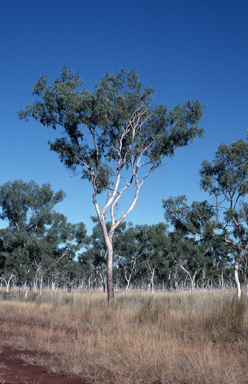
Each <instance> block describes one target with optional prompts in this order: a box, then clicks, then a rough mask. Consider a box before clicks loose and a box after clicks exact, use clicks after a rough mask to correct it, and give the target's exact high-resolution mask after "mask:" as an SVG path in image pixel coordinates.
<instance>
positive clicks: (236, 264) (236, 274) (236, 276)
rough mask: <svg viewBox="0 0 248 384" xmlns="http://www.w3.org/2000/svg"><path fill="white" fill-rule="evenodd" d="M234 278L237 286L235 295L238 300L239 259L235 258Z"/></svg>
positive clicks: (239, 289)
mask: <svg viewBox="0 0 248 384" xmlns="http://www.w3.org/2000/svg"><path fill="white" fill-rule="evenodd" d="M234 280H235V283H236V287H237V297H238V300H240V298H241V288H240V281H239V259H237V260H236V261H235V264H234Z"/></svg>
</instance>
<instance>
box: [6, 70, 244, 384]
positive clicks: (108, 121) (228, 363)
mask: <svg viewBox="0 0 248 384" xmlns="http://www.w3.org/2000/svg"><path fill="white" fill-rule="evenodd" d="M33 95H34V96H35V98H36V101H35V102H34V104H33V105H26V107H25V109H24V110H22V109H21V110H19V112H18V114H19V118H20V119H24V120H25V121H28V120H29V119H35V120H37V121H38V122H40V123H41V125H42V126H43V127H49V128H50V129H53V130H55V131H56V133H57V129H58V128H60V129H59V132H60V131H61V127H62V133H61V134H59V133H58V136H57V138H56V139H55V141H54V142H52V141H50V142H49V146H50V149H51V151H54V152H55V153H57V154H58V157H59V160H60V161H61V163H62V165H63V166H65V167H66V168H68V169H69V170H70V171H71V172H72V174H74V175H75V176H76V177H81V179H82V184H83V183H87V182H88V183H89V184H90V186H91V188H92V195H91V196H89V197H88V198H89V200H90V199H91V201H93V203H94V206H95V212H96V214H95V216H93V217H91V219H92V221H93V230H92V233H91V234H88V232H87V228H86V225H85V224H84V222H83V221H82V222H79V223H70V222H69V221H68V219H67V217H65V215H63V214H62V213H60V212H59V211H58V210H57V204H58V203H60V202H61V201H63V200H64V199H65V198H66V195H65V193H64V192H63V191H62V190H59V191H54V190H53V189H52V185H50V184H49V183H45V182H44V184H42V185H38V184H37V183H36V182H35V181H33V180H31V181H23V180H14V181H7V182H5V183H3V184H2V185H1V186H0V207H1V210H0V219H1V220H3V221H4V222H5V224H6V226H5V228H2V229H0V339H1V343H0V358H1V362H0V368H1V371H0V381H1V382H2V383H18V384H20V383H23V384H24V383H25V384H26V383H30V384H31V383H32V384H33V383H36V382H39V383H41V384H43V383H44V384H48V383H54V384H58V383H59V384H61V383H66V384H69V383H74V384H79V383H80V384H90V383H91V384H92V383H101V384H105V383H106V384H110V383H112V384H113V383H114V384H131V383H132V384H175V383H177V384H247V383H248V379H247V371H248V363H247V362H248V360H247V348H248V345H247V340H248V339H247V336H248V313H247V297H248V280H247V274H248V271H247V261H248V257H247V256H248V254H247V250H248V202H247V197H248V142H247V141H245V140H243V139H237V141H235V142H232V143H231V144H229V145H227V144H225V143H220V144H219V146H218V149H217V151H216V153H215V156H214V158H213V159H212V161H207V160H203V161H202V163H201V166H200V170H199V172H200V186H199V188H201V189H202V190H203V191H204V192H205V194H206V198H205V200H204V201H193V202H188V199H187V196H186V195H184V194H183V190H182V191H180V193H181V194H179V195H178V196H171V197H170V196H167V195H166V191H165V196H164V199H163V201H161V210H162V211H163V214H164V221H163V222H158V223H155V224H135V225H134V224H133V223H132V222H130V221H128V214H129V213H130V212H131V211H132V210H133V209H134V210H135V205H136V203H137V201H138V198H139V194H140V190H141V189H142V188H146V183H145V181H146V179H147V178H149V176H150V175H151V173H152V172H153V171H155V170H156V172H161V169H160V167H161V166H162V165H163V160H164V159H165V158H167V157H173V156H174V155H176V150H177V148H180V147H184V146H186V145H188V144H190V145H191V144H192V142H193V141H194V139H195V138H196V137H202V136H203V134H204V130H203V128H201V127H200V126H199V124H200V121H201V118H202V117H203V110H204V105H203V104H202V103H201V102H200V101H198V100H195V101H194V100H189V101H186V102H185V104H182V105H181V104H178V105H176V106H175V107H174V108H173V109H171V110H168V109H167V108H166V106H165V105H158V106H155V105H154V104H153V96H154V90H153V89H152V88H150V87H146V88H143V87H142V85H141V83H140V80H139V76H138V74H137V71H136V70H135V69H134V70H133V71H127V70H125V69H121V70H120V72H119V73H118V74H114V73H112V72H107V73H106V74H105V75H104V76H103V77H102V78H101V79H100V80H99V81H98V82H97V83H96V86H95V88H94V90H93V91H92V92H90V91H88V90H87V89H85V88H84V87H83V81H82V80H81V79H80V77H79V75H78V74H77V73H75V72H73V71H71V70H68V69H67V68H63V69H62V71H61V76H60V77H59V78H57V79H56V80H55V81H54V82H51V81H49V80H48V78H47V77H45V76H42V77H40V78H39V79H38V81H37V82H36V84H35V86H34V88H33ZM143 184H144V185H143ZM130 189H132V192H134V193H133V200H132V201H131V203H130V205H129V206H127V207H126V208H124V206H123V205H122V201H123V199H122V197H123V196H125V194H126V193H127V191H128V190H130ZM100 197H101V198H100ZM99 198H100V199H99ZM85 199H86V197H85ZM102 201H104V203H102ZM100 202H101V203H100ZM119 205H120V206H122V207H123V209H122V210H118V209H117V208H118V206H119ZM119 212H122V213H119ZM82 218H83V212H82ZM106 299H107V300H106Z"/></svg>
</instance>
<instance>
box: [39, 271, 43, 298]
mask: <svg viewBox="0 0 248 384" xmlns="http://www.w3.org/2000/svg"><path fill="white" fill-rule="evenodd" d="M42 284H43V276H41V277H40V281H39V293H40V296H41V294H42Z"/></svg>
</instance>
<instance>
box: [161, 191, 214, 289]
mask: <svg viewBox="0 0 248 384" xmlns="http://www.w3.org/2000/svg"><path fill="white" fill-rule="evenodd" d="M162 206H163V208H164V209H165V213H164V217H165V220H166V221H167V222H168V223H169V224H170V225H172V226H173V227H174V232H171V233H170V242H169V248H168V249H169V253H170V257H172V258H173V259H174V263H175V264H176V265H178V266H179V267H180V268H181V269H182V270H183V271H184V272H185V273H186V275H187V276H188V277H189V279H190V282H191V290H192V291H193V289H194V287H195V280H196V277H197V276H198V277H199V274H200V272H201V273H202V281H204V279H205V275H206V267H207V266H208V265H209V263H210V264H211V260H210V259H211V250H212V246H213V228H214V226H213V217H214V216H213V215H214V211H213V209H212V207H211V206H210V205H209V203H208V202H207V201H203V202H197V201H194V202H193V203H192V204H191V205H190V206H189V205H188V204H187V198H186V196H185V195H180V196H178V197H170V198H169V199H167V200H165V199H163V205H162ZM202 285H204V283H202Z"/></svg>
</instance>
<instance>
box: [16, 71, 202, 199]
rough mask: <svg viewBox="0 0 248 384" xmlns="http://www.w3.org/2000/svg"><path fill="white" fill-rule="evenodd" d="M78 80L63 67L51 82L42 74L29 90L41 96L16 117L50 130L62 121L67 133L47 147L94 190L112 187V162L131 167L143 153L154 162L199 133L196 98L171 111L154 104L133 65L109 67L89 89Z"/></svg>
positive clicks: (199, 112)
mask: <svg viewBox="0 0 248 384" xmlns="http://www.w3.org/2000/svg"><path fill="white" fill-rule="evenodd" d="M82 85H83V81H82V80H81V79H80V78H79V76H78V74H76V73H74V72H73V71H70V70H68V69H66V68H63V69H62V71H61V78H60V79H57V80H55V82H54V83H52V82H49V81H48V79H47V77H44V76H43V77H41V78H40V79H39V80H38V81H37V83H36V84H35V87H34V90H33V94H34V95H35V96H38V97H39V98H40V101H36V102H35V103H34V105H33V106H31V105H27V106H26V110H25V111H23V110H20V111H19V117H20V119H25V120H28V118H29V117H33V118H35V119H36V120H39V121H40V122H41V123H42V124H43V125H44V126H52V128H54V129H56V128H57V127H58V126H62V127H63V128H64V130H65V131H64V132H65V136H64V137H62V138H58V139H56V141H55V142H54V143H52V142H50V148H51V150H53V151H55V152H57V153H58V154H59V157H60V160H61V162H63V163H64V164H65V165H66V166H67V167H69V168H71V169H73V170H74V171H75V170H76V168H77V166H80V167H81V170H80V173H81V174H82V178H86V179H88V180H90V181H91V182H92V183H93V187H94V189H95V190H96V191H97V193H101V192H102V191H104V190H105V189H106V188H110V186H111V178H112V177H113V175H115V172H114V168H115V166H116V167H117V169H119V170H120V168H123V166H126V167H127V168H129V167H131V166H132V164H135V162H137V161H138V159H139V157H140V156H142V155H143V156H145V158H146V160H145V161H146V164H147V165H149V164H150V165H154V166H155V167H157V166H159V165H160V163H161V160H162V159H163V157H164V156H173V155H174V150H175V148H177V147H182V146H185V145H187V144H188V142H189V141H192V140H193V139H194V138H195V137H196V136H197V135H199V136H202V134H203V130H202V129H200V128H199V127H198V121H199V120H200V119H201V117H202V115H203V112H202V109H203V105H202V104H201V103H200V102H199V101H192V100H191V101H188V102H187V103H185V104H184V105H182V106H181V105H177V106H175V108H174V109H173V110H171V111H170V112H168V111H167V108H166V107H165V106H164V105H160V106H153V105H152V103H151V101H152V99H153V94H154V90H153V89H152V88H150V87H147V88H145V89H144V90H142V86H141V83H140V81H139V76H138V74H137V71H136V70H135V69H134V70H133V71H127V70H125V69H121V70H120V72H119V74H117V75H115V74H114V73H112V72H107V73H106V74H105V75H104V76H103V77H102V79H101V80H99V81H98V82H97V84H96V86H95V88H94V90H93V92H89V91H88V90H86V89H82ZM83 126H84V128H83ZM89 135H90V136H91V137H92V141H91V140H88V139H89ZM91 144H92V145H91ZM110 164H111V165H110Z"/></svg>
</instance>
